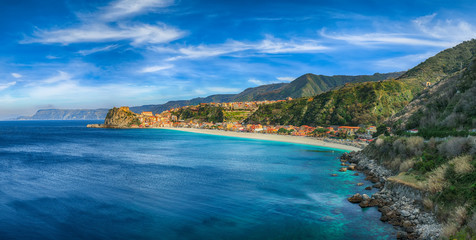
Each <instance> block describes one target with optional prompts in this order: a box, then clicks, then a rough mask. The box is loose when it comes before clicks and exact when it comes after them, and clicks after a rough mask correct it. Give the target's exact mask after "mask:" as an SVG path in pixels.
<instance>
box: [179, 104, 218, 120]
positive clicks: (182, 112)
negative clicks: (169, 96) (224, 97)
mask: <svg viewBox="0 0 476 240" xmlns="http://www.w3.org/2000/svg"><path fill="white" fill-rule="evenodd" d="M172 114H173V115H175V116H177V118H178V119H179V120H183V121H187V120H198V121H201V122H214V123H217V122H223V119H224V114H223V108H221V107H216V106H209V105H205V106H196V107H185V108H180V109H178V110H177V111H175V112H172Z"/></svg>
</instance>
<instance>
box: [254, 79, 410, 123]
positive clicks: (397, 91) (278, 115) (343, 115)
mask: <svg viewBox="0 0 476 240" xmlns="http://www.w3.org/2000/svg"><path fill="white" fill-rule="evenodd" d="M412 96H413V94H412V91H411V88H410V87H409V86H408V85H407V84H405V83H404V82H402V81H397V80H385V81H381V82H366V83H360V84H348V85H346V86H345V87H343V88H341V89H338V90H335V91H330V92H326V93H323V94H320V95H317V96H316V97H313V98H300V99H296V100H293V101H287V102H280V103H276V104H270V105H265V106H261V107H260V108H259V109H258V110H257V111H256V112H255V113H254V114H253V115H251V116H250V118H249V119H248V120H247V122H249V123H266V124H279V125H288V124H291V125H296V126H299V125H310V126H318V125H333V124H335V125H359V124H372V123H376V122H381V121H383V120H385V119H386V118H387V117H390V116H391V115H392V114H394V113H396V112H397V111H399V110H400V109H401V108H403V106H405V105H406V104H407V103H408V102H409V101H410V100H411V99H412Z"/></svg>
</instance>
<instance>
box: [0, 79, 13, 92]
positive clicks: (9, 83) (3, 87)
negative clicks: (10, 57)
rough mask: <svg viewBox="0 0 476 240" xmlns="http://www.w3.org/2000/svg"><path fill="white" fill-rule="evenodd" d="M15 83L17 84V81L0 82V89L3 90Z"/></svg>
mask: <svg viewBox="0 0 476 240" xmlns="http://www.w3.org/2000/svg"><path fill="white" fill-rule="evenodd" d="M15 84H17V82H15V81H14V82H8V83H3V84H2V83H0V91H3V90H5V89H7V88H9V87H11V86H14V85H15Z"/></svg>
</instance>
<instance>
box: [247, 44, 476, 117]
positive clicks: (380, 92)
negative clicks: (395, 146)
mask: <svg viewBox="0 0 476 240" xmlns="http://www.w3.org/2000/svg"><path fill="white" fill-rule="evenodd" d="M475 53H476V40H472V41H467V42H463V43H461V44H459V45H458V46H456V47H454V48H451V49H447V50H444V51H442V52H440V53H438V54H437V55H435V56H434V57H431V58H429V59H428V60H426V61H425V62H423V63H421V64H419V65H418V66H417V67H415V68H413V69H411V70H410V71H409V72H408V73H405V74H404V75H403V76H401V77H399V78H398V79H397V80H385V81H379V82H364V83H354V84H347V85H345V86H344V87H341V88H339V89H336V90H333V91H330V92H326V93H322V94H319V95H317V96H315V97H312V98H309V99H308V98H302V99H296V100H294V101H288V102H285V103H276V104H272V105H267V106H262V107H260V108H259V109H258V110H257V111H256V112H255V113H254V114H253V115H251V116H250V117H249V118H248V119H247V122H249V123H264V124H266V123H269V124H293V125H311V126H315V125H331V124H336V125H358V124H379V123H382V122H384V121H385V120H386V119H387V118H388V117H390V116H392V115H393V114H395V113H397V112H399V111H400V110H402V109H403V108H404V107H405V106H406V105H407V104H408V103H409V102H410V101H411V100H412V99H413V98H414V97H415V96H417V95H418V94H419V93H420V92H422V91H424V89H425V84H426V82H431V83H432V84H435V83H437V82H439V81H441V80H445V79H450V78H452V77H456V76H458V75H459V73H460V72H461V71H460V69H461V66H463V67H464V66H466V65H462V64H467V65H468V64H469V63H470V61H471V59H472V58H474V56H475ZM458 61H459V62H460V63H461V64H460V63H458ZM458 66H459V67H458Z"/></svg>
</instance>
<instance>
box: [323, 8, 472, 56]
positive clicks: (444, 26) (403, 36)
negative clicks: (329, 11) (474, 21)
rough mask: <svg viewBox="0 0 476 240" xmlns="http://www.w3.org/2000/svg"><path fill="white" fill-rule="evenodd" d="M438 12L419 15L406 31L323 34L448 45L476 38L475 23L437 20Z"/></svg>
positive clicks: (367, 42)
mask: <svg viewBox="0 0 476 240" xmlns="http://www.w3.org/2000/svg"><path fill="white" fill-rule="evenodd" d="M436 16H437V14H431V15H428V16H423V17H420V18H416V19H414V20H412V21H411V22H409V23H407V26H406V31H405V32H373V33H358V34H348V33H327V31H326V29H322V30H321V31H320V35H321V36H322V37H324V38H328V39H333V40H340V41H346V42H348V43H350V44H355V45H362V46H377V45H409V46H429V47H441V48H448V47H452V46H454V45H456V44H457V43H460V42H462V41H465V40H470V39H472V38H476V27H475V26H473V25H471V24H470V23H468V22H466V21H464V20H444V21H443V20H437V19H436Z"/></svg>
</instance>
